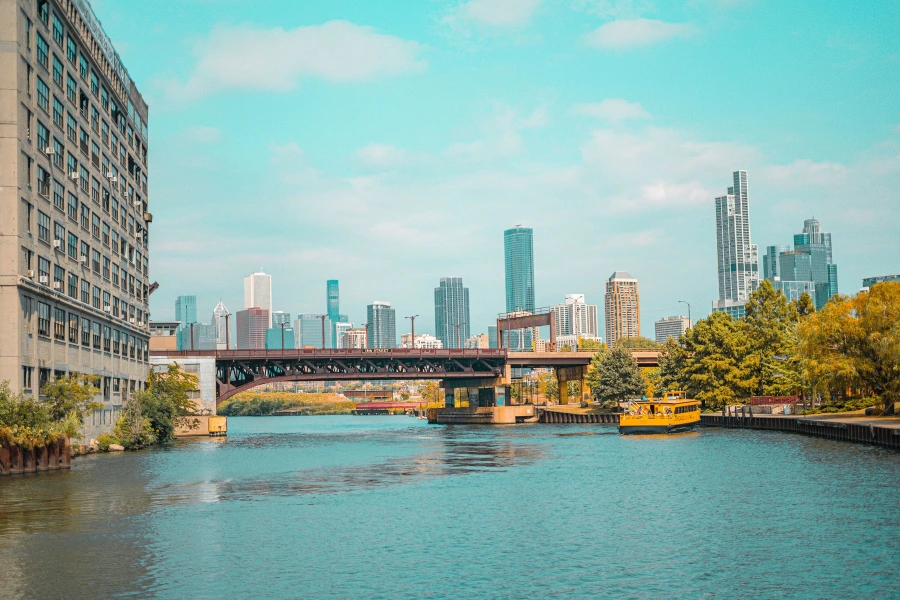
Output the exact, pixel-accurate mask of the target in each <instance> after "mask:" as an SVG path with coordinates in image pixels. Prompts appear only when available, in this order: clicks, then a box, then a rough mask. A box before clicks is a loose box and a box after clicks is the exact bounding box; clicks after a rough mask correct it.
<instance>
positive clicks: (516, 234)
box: [503, 225, 534, 312]
mask: <svg viewBox="0 0 900 600" xmlns="http://www.w3.org/2000/svg"><path fill="white" fill-rule="evenodd" d="M503 258H504V265H505V270H506V312H513V311H518V310H526V311H533V310H534V242H533V231H532V230H531V229H530V228H528V227H522V226H521V225H516V226H515V227H513V228H512V229H507V230H506V231H504V232H503Z"/></svg>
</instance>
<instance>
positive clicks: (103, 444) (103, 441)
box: [97, 433, 121, 452]
mask: <svg viewBox="0 0 900 600" xmlns="http://www.w3.org/2000/svg"><path fill="white" fill-rule="evenodd" d="M120 443H121V442H119V439H118V438H115V437H113V436H111V435H109V434H108V433H104V434H102V435H101V436H100V437H98V438H97V444H98V445H99V446H100V451H101V452H108V451H109V445H110V444H120Z"/></svg>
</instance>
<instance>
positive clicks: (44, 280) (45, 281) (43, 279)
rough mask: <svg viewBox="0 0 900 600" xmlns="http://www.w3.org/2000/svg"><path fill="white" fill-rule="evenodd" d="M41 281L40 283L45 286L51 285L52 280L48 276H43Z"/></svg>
mask: <svg viewBox="0 0 900 600" xmlns="http://www.w3.org/2000/svg"><path fill="white" fill-rule="evenodd" d="M39 281H40V282H41V283H44V284H46V283H50V278H49V277H48V276H46V275H41V277H40V279H39Z"/></svg>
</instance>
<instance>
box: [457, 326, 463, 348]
mask: <svg viewBox="0 0 900 600" xmlns="http://www.w3.org/2000/svg"><path fill="white" fill-rule="evenodd" d="M460 325H465V323H457V324H456V347H457V348H462V345H461V344H460V343H459V327H460Z"/></svg>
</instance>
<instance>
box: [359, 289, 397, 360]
mask: <svg viewBox="0 0 900 600" xmlns="http://www.w3.org/2000/svg"><path fill="white" fill-rule="evenodd" d="M366 323H367V324H368V329H369V335H368V343H369V348H396V347H397V323H396V313H395V312H394V309H393V308H391V303H390V302H381V301H379V300H375V301H374V302H372V304H370V305H369V306H367V307H366Z"/></svg>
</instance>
